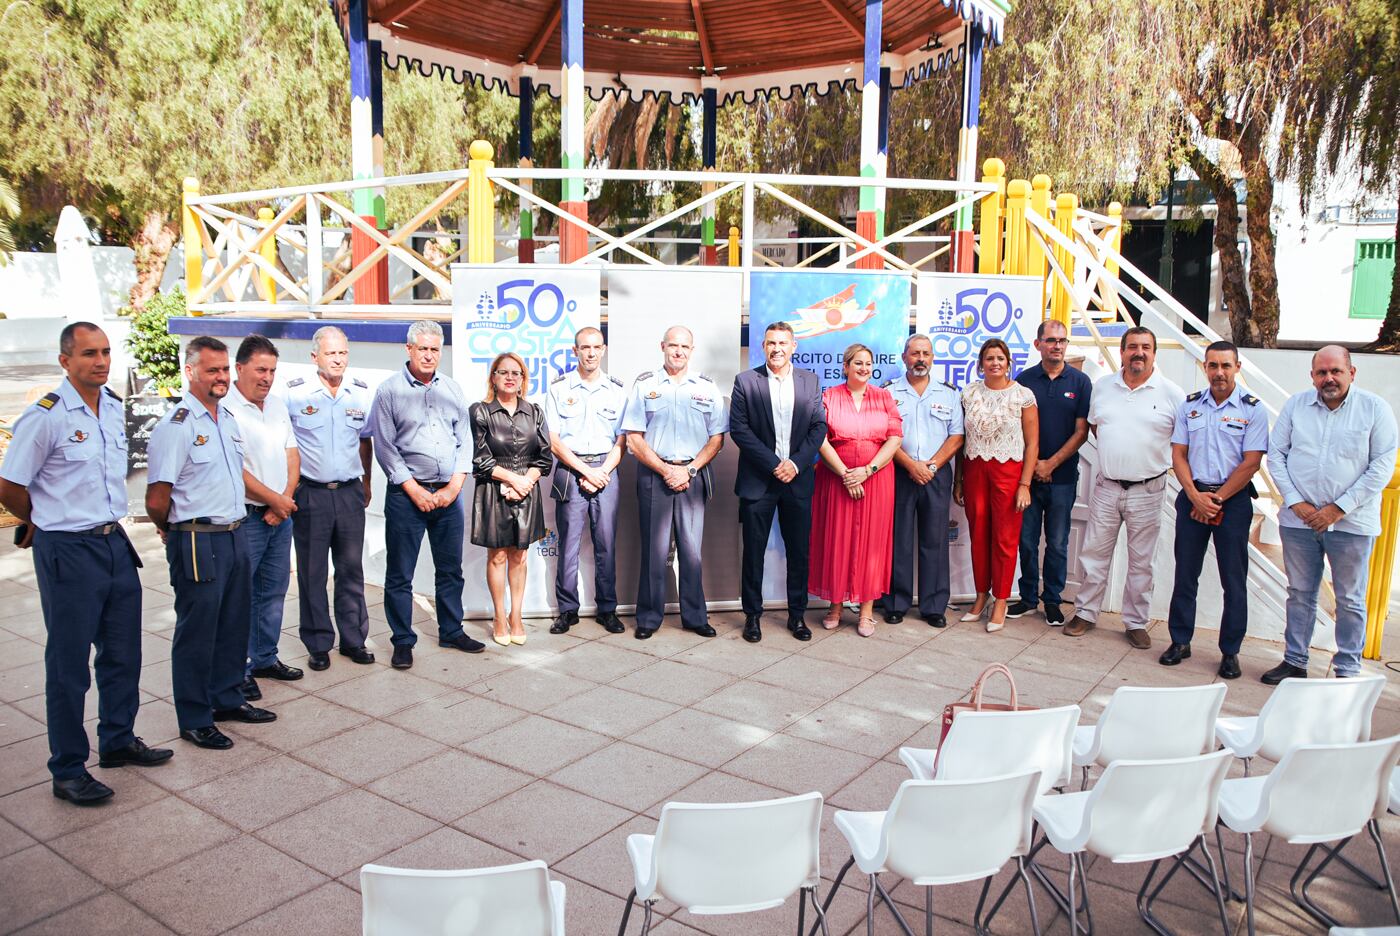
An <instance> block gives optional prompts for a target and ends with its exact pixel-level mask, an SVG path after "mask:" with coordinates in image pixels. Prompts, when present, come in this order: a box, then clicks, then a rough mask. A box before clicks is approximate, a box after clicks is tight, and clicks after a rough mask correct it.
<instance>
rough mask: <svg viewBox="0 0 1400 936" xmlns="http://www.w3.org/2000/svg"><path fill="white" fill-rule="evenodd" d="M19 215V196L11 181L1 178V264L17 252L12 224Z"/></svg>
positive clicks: (7, 261)
mask: <svg viewBox="0 0 1400 936" xmlns="http://www.w3.org/2000/svg"><path fill="white" fill-rule="evenodd" d="M18 217H19V196H18V195H16V194H15V190H14V187H13V186H12V185H10V183H9V182H7V181H5V180H4V179H0V266H6V265H8V264H9V262H10V255H11V254H13V253H14V252H15V237H14V233H13V232H12V231H11V230H10V225H11V224H12V223H13V222H14V220H15V218H18Z"/></svg>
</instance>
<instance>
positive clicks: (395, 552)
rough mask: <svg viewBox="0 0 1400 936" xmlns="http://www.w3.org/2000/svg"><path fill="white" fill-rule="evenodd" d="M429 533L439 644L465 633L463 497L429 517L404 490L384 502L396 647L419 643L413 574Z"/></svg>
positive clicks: (387, 609)
mask: <svg viewBox="0 0 1400 936" xmlns="http://www.w3.org/2000/svg"><path fill="white" fill-rule="evenodd" d="M425 532H426V533H427V534H428V548H429V549H430V550H432V553H433V573H434V576H433V581H434V585H435V591H434V598H435V601H436V605H437V622H438V639H440V640H453V639H455V638H456V637H458V636H459V635H460V634H461V633H462V588H463V584H464V582H463V579H462V542H463V537H464V536H465V535H466V518H465V516H464V514H463V513H462V498H461V497H458V498H457V499H456V500H455V501H453V502H452V503H451V504H449V505H448V506H446V507H438V508H436V509H434V510H429V511H428V512H427V513H424V512H423V511H421V510H419V509H418V508H417V507H414V506H413V501H411V500H409V498H408V495H407V494H405V493H404V492H403V489H402V488H390V489H389V491H388V493H387V494H386V495H385V497H384V545H385V547H386V549H385V553H386V555H385V568H384V616H385V617H386V618H388V620H389V629H390V630H391V631H393V632H394V635H393V638H392V639H393V642H394V646H396V647H412V646H413V645H414V644H416V643H417V642H418V635H417V634H415V633H414V632H413V569H414V567H415V566H417V565H418V550H419V548H420V547H421V546H422V545H423V534H424V533H425Z"/></svg>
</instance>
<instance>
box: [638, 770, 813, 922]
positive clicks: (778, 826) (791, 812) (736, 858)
mask: <svg viewBox="0 0 1400 936" xmlns="http://www.w3.org/2000/svg"><path fill="white" fill-rule="evenodd" d="M821 822H822V795H821V794H820V793H804V794H802V795H801V796H789V797H785V798H783V799H775V800H763V801H760V802H755V803H667V804H666V805H665V806H663V807H662V808H661V819H660V821H658V822H657V824H656V834H655V835H629V836H628V837H627V855H628V857H629V858H631V859H632V871H633V875H634V880H635V885H634V887H633V889H632V893H631V894H629V895H628V897H627V907H626V908H625V909H624V910H623V912H622V924H621V925H620V926H619V927H618V929H617V932H618V936H623V934H624V933H625V932H626V931H627V920H628V917H629V916H630V915H631V913H632V904H633V903H634V902H635V901H637V900H640V901H642V909H643V918H642V934H643V936H645V934H646V933H648V932H649V931H650V930H651V920H652V911H653V907H654V904H655V903H656V901H657V900H660V899H662V898H665V899H666V900H670V901H671V902H673V903H677V904H680V905H681V906H682V907H684V908H686V909H687V910H689V911H690V912H691V913H695V914H727V913H753V912H755V911H759V910H768V909H771V908H773V907H779V906H782V905H783V904H784V903H786V902H787V899H788V898H789V897H791V896H792V895H793V894H796V893H799V892H800V896H799V898H798V903H797V932H798V936H801V934H802V930H803V927H804V926H805V925H806V913H807V901H808V899H810V900H811V901H812V906H813V907H814V908H815V909H816V911H817V922H818V924H820V926H821V930H822V932H823V933H827V927H826V911H825V908H824V907H822V905H821V904H820V903H819V902H818V895H817V886H818V885H819V884H820V883H821Z"/></svg>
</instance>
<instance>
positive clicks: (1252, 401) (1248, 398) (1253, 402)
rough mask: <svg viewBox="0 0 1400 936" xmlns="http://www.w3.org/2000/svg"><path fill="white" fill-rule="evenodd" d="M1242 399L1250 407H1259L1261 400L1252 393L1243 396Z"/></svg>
mask: <svg viewBox="0 0 1400 936" xmlns="http://www.w3.org/2000/svg"><path fill="white" fill-rule="evenodd" d="M1240 399H1241V400H1243V401H1244V402H1245V404H1246V405H1248V406H1258V405H1259V398H1258V397H1257V396H1255V395H1254V394H1252V393H1246V394H1244V395H1243V396H1241V397H1240Z"/></svg>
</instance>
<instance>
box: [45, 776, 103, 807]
mask: <svg viewBox="0 0 1400 936" xmlns="http://www.w3.org/2000/svg"><path fill="white" fill-rule="evenodd" d="M53 795H54V796H56V797H58V798H59V799H61V800H67V801H68V802H70V803H75V804H77V805H79V806H96V805H97V804H98V803H103V802H106V801H107V800H109V799H111V798H112V788H111V787H109V786H108V785H107V784H105V783H103V782H102V781H100V780H97V779H94V778H93V776H92V774H90V773H88V772H87V771H83V773H82V775H81V776H77V777H74V778H73V779H71V780H55V781H54V782H53Z"/></svg>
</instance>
